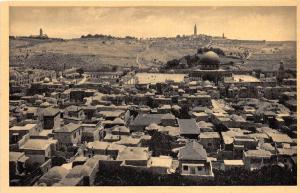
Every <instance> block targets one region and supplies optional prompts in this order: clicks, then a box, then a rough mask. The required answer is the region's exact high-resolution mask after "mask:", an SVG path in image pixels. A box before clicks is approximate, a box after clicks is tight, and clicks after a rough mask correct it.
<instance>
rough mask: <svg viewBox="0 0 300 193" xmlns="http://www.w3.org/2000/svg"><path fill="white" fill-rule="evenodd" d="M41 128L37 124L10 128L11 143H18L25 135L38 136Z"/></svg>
mask: <svg viewBox="0 0 300 193" xmlns="http://www.w3.org/2000/svg"><path fill="white" fill-rule="evenodd" d="M39 132H40V128H39V127H38V125H37V124H26V125H24V126H13V127H11V128H9V140H10V141H9V142H10V143H17V142H18V141H19V140H20V139H21V138H22V137H23V136H24V135H26V134H28V135H29V136H32V135H37V134H38V133H39Z"/></svg>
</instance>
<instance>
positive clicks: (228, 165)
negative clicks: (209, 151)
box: [221, 160, 245, 171]
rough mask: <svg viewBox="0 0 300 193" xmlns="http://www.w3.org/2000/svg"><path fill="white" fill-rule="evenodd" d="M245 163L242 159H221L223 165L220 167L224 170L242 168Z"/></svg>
mask: <svg viewBox="0 0 300 193" xmlns="http://www.w3.org/2000/svg"><path fill="white" fill-rule="evenodd" d="M244 167H245V164H244V162H243V160H223V165H222V166H221V169H222V170H224V171H226V170H232V169H235V168H244Z"/></svg>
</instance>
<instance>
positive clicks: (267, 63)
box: [10, 38, 296, 70]
mask: <svg viewBox="0 0 300 193" xmlns="http://www.w3.org/2000/svg"><path fill="white" fill-rule="evenodd" d="M208 45H210V46H213V47H219V48H221V49H223V50H225V52H226V54H227V55H230V54H232V55H239V54H240V53H243V52H245V51H247V52H250V57H249V59H248V61H247V62H246V63H245V65H247V66H246V67H247V68H250V69H252V68H253V69H257V68H265V69H270V68H277V66H278V65H279V62H280V60H281V59H283V60H284V62H285V63H286V66H287V68H295V67H296V59H295V58H296V43H295V42H266V43H264V44H261V43H257V44H255V43H251V44H249V43H245V44H243V43H239V44H237V43H234V42H232V41H230V40H222V41H217V40H216V41H214V40H213V41H212V40H210V39H201V38H199V39H190V38H157V39H150V40H137V39H102V38H81V39H72V40H64V41H58V40H51V39H48V40H37V39H30V38H16V39H11V40H10V65H11V66H22V65H26V66H31V67H39V68H47V69H62V68H63V66H64V65H65V66H66V68H68V67H83V68H84V69H85V70H97V69H99V68H101V67H103V66H105V65H116V66H121V67H123V66H128V67H130V66H139V67H140V68H143V67H149V66H158V65H162V64H164V63H166V62H167V61H168V60H172V59H179V58H181V57H182V56H184V55H190V54H195V52H196V51H197V48H199V47H203V46H208Z"/></svg>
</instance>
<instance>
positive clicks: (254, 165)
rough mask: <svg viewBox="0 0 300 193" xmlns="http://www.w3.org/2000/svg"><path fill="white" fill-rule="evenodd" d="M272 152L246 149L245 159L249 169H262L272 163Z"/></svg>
mask: <svg viewBox="0 0 300 193" xmlns="http://www.w3.org/2000/svg"><path fill="white" fill-rule="evenodd" d="M271 156H272V154H271V152H269V151H266V150H261V149H258V150H248V151H244V154H243V161H244V163H245V167H246V169H248V170H255V169H260V168H262V167H263V166H267V165H270V164H271Z"/></svg>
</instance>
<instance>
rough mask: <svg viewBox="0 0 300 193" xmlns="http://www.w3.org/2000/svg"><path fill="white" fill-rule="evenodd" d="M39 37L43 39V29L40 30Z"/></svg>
mask: <svg viewBox="0 0 300 193" xmlns="http://www.w3.org/2000/svg"><path fill="white" fill-rule="evenodd" d="M40 37H43V29H42V28H40Z"/></svg>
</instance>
